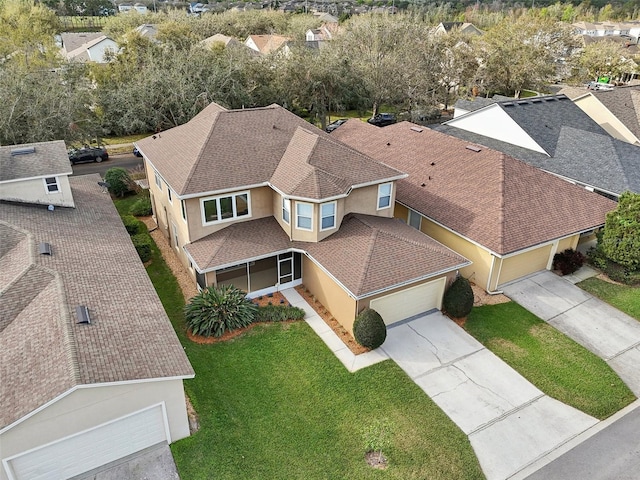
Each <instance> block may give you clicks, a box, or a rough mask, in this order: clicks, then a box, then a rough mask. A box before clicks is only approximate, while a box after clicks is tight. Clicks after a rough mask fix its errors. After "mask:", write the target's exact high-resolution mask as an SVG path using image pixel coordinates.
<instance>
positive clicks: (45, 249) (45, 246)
mask: <svg viewBox="0 0 640 480" xmlns="http://www.w3.org/2000/svg"><path fill="white" fill-rule="evenodd" d="M38 251H39V252H40V255H51V244H50V243H47V242H42V243H41V244H40V245H38Z"/></svg>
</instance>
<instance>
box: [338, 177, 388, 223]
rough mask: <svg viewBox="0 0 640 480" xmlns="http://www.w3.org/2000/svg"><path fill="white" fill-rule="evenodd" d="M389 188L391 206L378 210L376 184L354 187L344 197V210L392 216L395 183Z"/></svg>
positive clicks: (346, 211)
mask: <svg viewBox="0 0 640 480" xmlns="http://www.w3.org/2000/svg"><path fill="white" fill-rule="evenodd" d="M392 183H393V187H392V189H391V206H390V207H389V208H383V209H382V210H378V208H377V207H378V185H371V186H368V187H361V188H354V189H353V190H351V193H349V195H348V196H347V198H346V199H345V205H344V211H345V215H346V214H347V213H363V214H365V215H376V216H378V217H388V218H391V217H393V206H394V204H395V202H396V183H395V182H392Z"/></svg>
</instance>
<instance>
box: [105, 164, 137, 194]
mask: <svg viewBox="0 0 640 480" xmlns="http://www.w3.org/2000/svg"><path fill="white" fill-rule="evenodd" d="M104 181H105V182H107V183H108V184H109V191H110V192H111V193H113V194H114V195H116V196H118V197H124V194H125V193H128V192H129V190H131V185H132V183H133V182H132V181H131V177H129V172H127V171H126V170H125V169H124V168H120V167H114V168H110V169H109V170H107V171H106V173H105V174H104Z"/></svg>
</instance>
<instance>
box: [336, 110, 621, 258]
mask: <svg viewBox="0 0 640 480" xmlns="http://www.w3.org/2000/svg"><path fill="white" fill-rule="evenodd" d="M412 128H414V129H412ZM416 128H417V126H415V125H412V124H410V123H408V122H402V123H399V124H395V125H391V126H388V127H385V128H383V129H380V128H377V127H373V126H371V125H367V124H365V123H363V122H359V121H354V120H350V121H348V122H347V123H345V124H344V125H342V126H341V127H340V128H339V129H337V130H336V131H335V132H333V133H332V135H335V136H336V137H337V138H338V139H339V140H342V141H343V142H345V143H347V144H349V145H352V146H353V147H354V148H356V149H358V150H360V151H362V152H363V153H365V154H367V155H370V156H371V157H373V158H376V159H378V160H380V161H384V162H386V163H388V164H390V165H392V166H394V167H396V168H398V169H400V170H402V171H405V172H407V173H408V174H409V177H408V178H406V179H404V180H400V181H398V183H397V186H398V190H397V195H396V198H397V200H398V201H399V202H401V203H403V204H405V205H407V206H409V207H410V208H412V209H414V210H416V211H418V212H420V213H422V214H423V215H425V216H427V217H429V218H431V219H433V220H435V221H436V222H438V223H440V224H442V225H444V226H446V227H447V228H450V229H452V230H453V231H455V232H457V233H458V234H460V235H463V236H465V237H467V238H469V239H471V240H473V241H475V242H477V243H479V244H481V245H483V246H485V247H486V248H488V249H490V250H492V251H493V252H495V253H498V254H500V255H505V254H508V253H512V252H515V251H518V250H522V249H524V248H527V247H530V246H534V245H537V244H540V243H543V242H546V241H550V240H553V239H556V238H561V237H563V236H567V235H570V234H573V233H576V232H579V231H583V230H588V229H591V228H594V227H597V226H599V225H602V224H604V220H605V214H606V213H607V212H608V211H610V210H612V209H614V208H615V206H616V204H615V202H612V201H611V200H608V199H606V198H604V197H602V196H600V195H597V194H594V193H591V192H588V191H587V190H585V189H584V188H582V187H579V186H576V185H573V184H571V183H569V182H565V181H564V180H561V179H560V178H558V177H556V176H554V175H551V174H549V173H545V172H543V171H541V170H538V169H536V168H534V167H531V166H529V165H527V164H525V163H524V162H520V161H519V160H516V159H514V158H512V157H509V156H507V155H505V154H503V153H500V152H497V151H495V150H491V149H488V148H486V147H482V146H476V147H477V148H478V149H479V150H480V151H479V152H475V151H473V150H470V149H468V148H466V147H467V146H468V145H469V143H468V142H465V141H463V140H460V139H457V138H455V137H451V136H449V135H445V134H442V133H440V132H436V131H433V130H430V129H428V128H424V127H419V128H417V129H418V130H421V131H420V132H418V131H416V130H415V129H416Z"/></svg>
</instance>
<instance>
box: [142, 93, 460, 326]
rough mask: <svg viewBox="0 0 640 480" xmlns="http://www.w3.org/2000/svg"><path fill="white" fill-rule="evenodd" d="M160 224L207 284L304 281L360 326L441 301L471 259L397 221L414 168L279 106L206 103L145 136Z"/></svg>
mask: <svg viewBox="0 0 640 480" xmlns="http://www.w3.org/2000/svg"><path fill="white" fill-rule="evenodd" d="M136 145H137V147H138V148H139V150H140V151H141V152H142V154H143V156H144V161H145V168H146V171H147V175H148V178H149V180H150V181H149V183H150V187H151V188H150V192H151V198H152V205H153V210H154V215H155V217H156V220H157V222H158V225H159V228H160V230H161V231H162V232H163V233H164V234H165V235H167V236H168V237H169V241H170V243H171V245H172V246H173V247H174V248H175V249H176V252H177V254H178V256H179V257H180V259H181V260H182V262H183V263H184V264H185V265H187V266H188V267H189V268H190V272H191V274H192V275H193V277H194V280H195V281H197V283H198V286H199V287H200V288H205V287H207V286H209V285H224V284H233V285H235V286H237V287H239V288H242V289H244V290H245V291H247V292H249V294H250V296H257V295H264V294H267V293H269V292H273V291H277V290H282V289H285V288H290V287H292V286H295V285H298V284H300V283H304V284H305V286H306V287H307V288H308V289H309V290H310V291H311V292H312V294H314V295H315V296H316V297H317V298H318V299H319V301H320V302H322V304H323V305H324V306H325V307H327V309H329V311H331V313H332V314H333V316H334V317H335V318H336V319H337V320H338V321H339V322H340V323H341V324H342V325H343V326H344V327H345V328H346V329H347V330H348V331H352V328H353V321H354V318H355V316H356V314H357V313H358V312H360V311H361V310H362V309H364V308H365V307H368V306H370V307H371V308H374V309H376V310H378V311H379V313H380V314H381V315H382V317H383V318H384V320H385V322H386V323H388V324H389V323H393V322H396V321H399V320H402V319H404V318H406V317H409V316H411V315H414V314H418V313H421V312H425V311H428V310H430V309H433V308H440V305H441V301H442V295H443V292H444V288H445V286H446V285H447V283H448V281H450V280H451V279H452V278H453V277H454V276H455V272H456V270H458V269H460V268H463V267H465V266H466V265H468V264H469V262H468V260H466V259H465V258H463V257H462V256H460V255H458V254H456V253H455V252H453V251H451V250H449V249H448V248H446V247H444V246H442V245H441V244H439V243H438V242H436V241H434V240H433V239H431V238H429V237H427V236H426V235H424V234H422V233H420V232H417V231H416V230H415V229H412V228H411V227H409V226H407V225H405V224H404V223H402V222H400V221H398V220H397V219H394V218H393V205H394V199H395V195H396V181H397V180H399V179H402V178H404V177H405V176H406V175H405V174H404V173H402V172H400V171H398V170H396V169H394V168H391V167H388V166H386V165H383V164H382V163H378V162H376V161H375V160H372V159H371V158H369V157H367V156H366V155H363V154H362V153H360V152H357V151H355V150H353V149H352V148H349V147H347V146H346V145H344V144H342V143H340V142H338V141H336V140H335V139H334V138H332V137H331V136H330V135H329V134H327V133H326V132H323V131H322V130H320V129H318V128H317V127H315V126H313V125H311V124H309V123H308V122H306V121H304V120H303V119H301V118H299V117H297V116H295V115H294V114H292V113H291V112H289V111H287V110H286V109H284V108H282V107H280V106H278V105H271V106H269V107H264V108H252V109H242V110H225V109H224V108H222V107H220V106H218V105H216V104H215V103H213V104H211V105H209V106H208V107H207V108H206V109H204V110H203V111H202V112H200V113H199V114H198V115H197V116H196V117H194V118H193V119H192V120H191V121H190V122H188V123H187V124H185V125H182V126H179V127H175V128H173V129H171V130H168V131H165V132H162V133H161V134H157V135H154V136H151V137H148V138H146V139H143V140H140V141H139V142H136Z"/></svg>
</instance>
